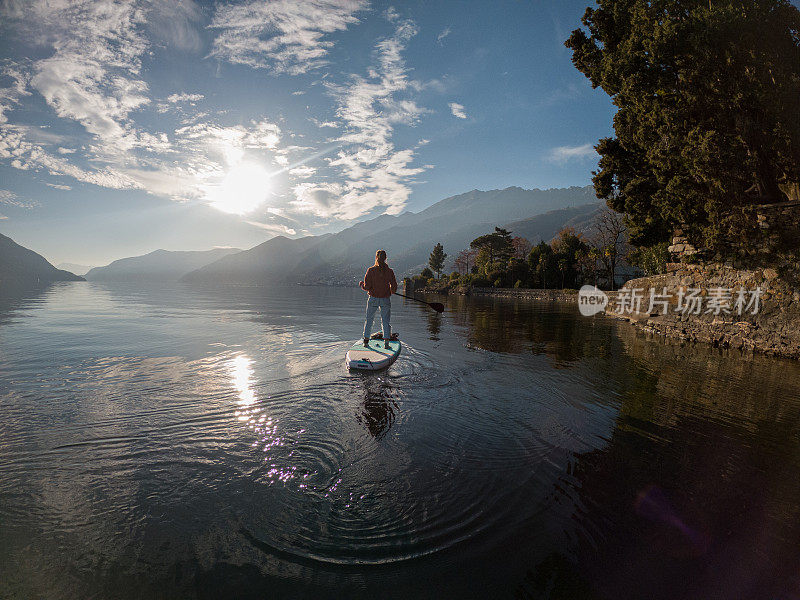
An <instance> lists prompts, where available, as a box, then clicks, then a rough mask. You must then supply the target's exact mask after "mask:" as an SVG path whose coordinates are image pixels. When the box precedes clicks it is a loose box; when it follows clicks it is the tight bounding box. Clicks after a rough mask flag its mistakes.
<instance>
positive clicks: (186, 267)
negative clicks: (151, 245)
mask: <svg viewBox="0 0 800 600" xmlns="http://www.w3.org/2000/svg"><path fill="white" fill-rule="evenodd" d="M239 252H241V250H240V249H239V248H214V249H213V250H201V251H169V250H155V251H154V252H150V253H149V254H145V255H144V256H134V257H131V258H122V259H120V260H115V261H114V262H112V263H111V264H109V265H106V266H105V267H95V268H94V269H91V270H90V271H89V272H88V273H86V279H87V280H88V281H178V280H179V279H180V278H181V277H183V276H184V275H186V274H187V273H190V272H192V271H194V270H196V269H199V268H200V267H203V266H205V265H207V264H209V263H213V262H215V261H217V260H219V259H221V258H224V257H226V256H228V255H230V254H236V253H239Z"/></svg>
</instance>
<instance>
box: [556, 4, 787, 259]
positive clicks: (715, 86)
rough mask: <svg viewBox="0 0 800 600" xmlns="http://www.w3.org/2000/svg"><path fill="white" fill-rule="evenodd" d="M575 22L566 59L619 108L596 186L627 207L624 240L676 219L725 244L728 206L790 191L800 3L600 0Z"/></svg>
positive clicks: (700, 236) (658, 234)
mask: <svg viewBox="0 0 800 600" xmlns="http://www.w3.org/2000/svg"><path fill="white" fill-rule="evenodd" d="M583 24H584V25H585V26H586V29H587V30H588V31H585V30H582V29H577V30H575V31H573V32H572V35H571V36H570V38H569V39H568V40H567V41H566V45H567V46H568V47H569V48H571V49H572V51H573V57H572V60H573V63H574V64H575V66H576V67H577V68H578V69H579V70H580V71H581V72H582V73H584V74H585V75H586V76H587V77H588V78H589V79H590V80H591V82H592V85H593V86H594V87H601V88H602V89H603V90H604V91H605V92H606V93H608V94H609V95H610V96H611V98H612V100H613V102H614V104H615V106H616V107H617V109H618V110H617V113H616V115H615V117H614V130H615V133H616V137H613V138H605V139H602V140H600V141H599V143H598V144H597V146H596V148H597V151H598V152H599V154H600V157H601V158H600V165H599V170H598V171H597V172H596V173H595V174H594V185H595V191H596V193H597V195H598V197H600V198H605V199H606V200H607V202H608V205H609V206H610V207H611V208H613V209H614V210H616V211H620V212H624V213H625V215H626V219H627V224H628V226H629V228H630V236H631V242H633V243H634V244H637V245H648V244H651V243H654V242H658V241H661V240H664V239H666V238H667V237H668V235H669V233H670V232H671V230H672V229H673V228H675V227H678V226H681V227H683V228H684V230H685V231H686V233H687V234H688V235H689V237H690V238H691V239H692V241H694V242H696V243H705V244H708V245H710V246H711V247H715V248H717V249H719V250H723V249H724V248H726V245H727V244H728V243H729V242H730V238H731V234H732V233H735V232H734V231H733V227H732V225H731V223H732V222H733V221H732V215H736V214H741V213H742V211H743V209H744V208H746V207H747V206H750V205H753V204H763V203H770V202H778V201H781V200H786V199H787V194H796V193H797V192H796V190H797V182H798V181H800V11H798V10H797V9H796V8H795V7H793V6H792V5H791V4H790V3H789V2H788V1H786V0H713V1H709V0H598V3H597V8H588V9H587V10H586V13H585V15H584V17H583ZM790 190H793V191H791V192H790Z"/></svg>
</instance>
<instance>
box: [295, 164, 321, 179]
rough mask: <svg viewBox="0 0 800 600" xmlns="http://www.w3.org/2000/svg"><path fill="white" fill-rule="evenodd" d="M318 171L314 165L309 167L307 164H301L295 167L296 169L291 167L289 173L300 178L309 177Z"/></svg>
mask: <svg viewBox="0 0 800 600" xmlns="http://www.w3.org/2000/svg"><path fill="white" fill-rule="evenodd" d="M316 172H317V170H316V169H315V168H314V167H308V166H306V165H301V166H299V167H295V168H294V169H289V175H291V176H292V177H297V178H299V179H308V178H309V177H311V176H312V175H314V174H315V173H316Z"/></svg>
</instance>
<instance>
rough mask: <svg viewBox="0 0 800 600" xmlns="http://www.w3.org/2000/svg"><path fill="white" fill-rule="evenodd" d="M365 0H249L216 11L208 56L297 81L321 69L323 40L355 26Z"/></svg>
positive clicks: (326, 42)
mask: <svg viewBox="0 0 800 600" xmlns="http://www.w3.org/2000/svg"><path fill="white" fill-rule="evenodd" d="M367 6H368V2H367V1H366V0H305V1H303V2H298V1H297V0H272V1H271V2H263V0H259V1H256V0H250V1H248V2H244V3H242V4H225V5H221V6H220V7H219V8H217V11H216V13H215V15H214V18H213V20H212V22H211V28H213V29H217V30H219V33H218V35H217V37H216V39H215V40H214V45H213V49H212V51H211V54H210V55H211V56H215V57H217V58H220V59H223V60H227V61H229V62H231V63H234V64H242V65H248V66H250V67H253V68H258V69H268V70H270V71H273V72H274V73H289V74H292V75H298V74H301V73H306V72H307V71H309V70H311V69H314V68H317V67H319V66H322V65H324V64H326V62H327V61H326V59H325V56H326V55H327V54H328V51H329V50H330V48H331V47H332V46H333V42H332V41H330V39H328V34H330V33H334V32H336V31H343V30H345V29H347V27H348V26H350V25H352V24H354V23H358V19H357V18H356V16H355V13H357V12H359V11H361V10H364V9H366V8H367Z"/></svg>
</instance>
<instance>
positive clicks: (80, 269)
mask: <svg viewBox="0 0 800 600" xmlns="http://www.w3.org/2000/svg"><path fill="white" fill-rule="evenodd" d="M92 268H93V267H90V266H87V265H76V264H75V263H60V264H58V265H56V269H61V270H63V271H69V272H70V273H75V275H86V273H88V272H89V271H90V270H91V269H92Z"/></svg>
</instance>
